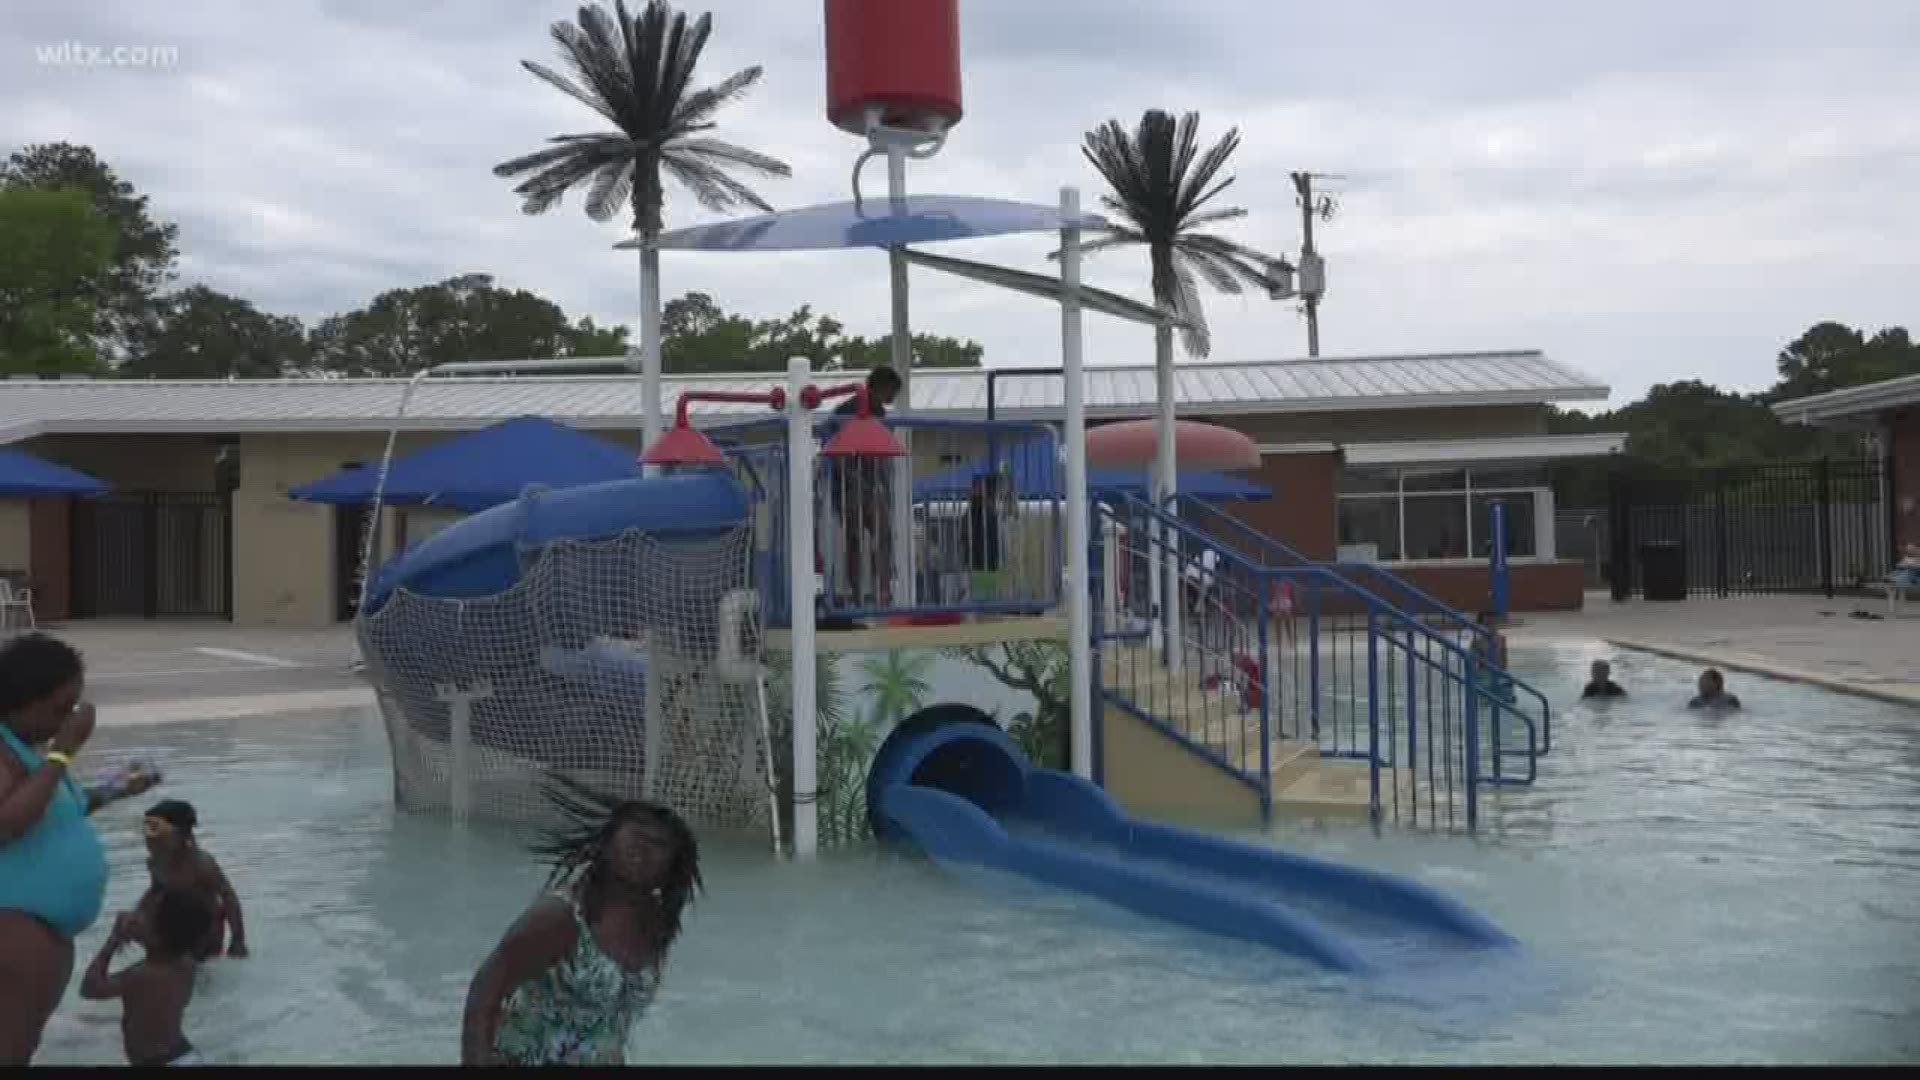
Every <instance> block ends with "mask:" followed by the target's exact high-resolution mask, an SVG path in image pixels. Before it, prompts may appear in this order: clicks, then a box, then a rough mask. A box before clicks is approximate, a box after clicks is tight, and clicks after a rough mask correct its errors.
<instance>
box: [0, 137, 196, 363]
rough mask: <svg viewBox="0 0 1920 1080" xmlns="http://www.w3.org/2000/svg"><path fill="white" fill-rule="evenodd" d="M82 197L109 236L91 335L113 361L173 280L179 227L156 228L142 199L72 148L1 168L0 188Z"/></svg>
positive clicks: (33, 151)
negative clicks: (97, 214)
mask: <svg viewBox="0 0 1920 1080" xmlns="http://www.w3.org/2000/svg"><path fill="white" fill-rule="evenodd" d="M9 184H24V185H27V186H29V187H36V188H42V189H54V188H73V189H77V190H79V191H82V192H84V193H85V194H86V195H87V197H88V198H89V199H91V200H92V203H93V206H94V208H95V209H96V210H97V211H99V212H100V214H101V215H102V216H103V217H104V218H105V219H106V221H107V222H108V224H109V226H110V227H111V230H112V236H113V241H112V247H111V249H110V256H109V266H108V268H107V270H106V272H105V273H104V274H103V275H101V276H100V279H99V280H98V281H96V282H95V284H94V288H95V290H96V291H95V295H94V302H95V313H94V320H95V327H94V331H93V333H94V335H95V337H96V338H97V339H99V341H100V342H101V343H102V344H104V345H106V346H107V351H108V352H110V353H111V354H113V355H115V356H124V355H126V351H127V348H128V345H129V343H130V340H131V338H132V336H133V333H134V330H135V328H136V327H138V326H139V325H140V324H141V323H142V322H144V321H145V320H146V319H147V318H149V317H150V316H151V315H152V314H153V301H154V296H155V293H156V292H157V291H158V290H159V289H160V288H161V287H163V286H164V285H165V284H166V283H167V281H168V280H169V279H171V277H172V276H173V266H174V262H175V260H176V259H178V257H179V252H178V251H177V250H176V249H175V247H174V240H175V238H176V237H177V236H178V234H179V231H180V230H179V226H177V225H174V224H172V223H165V224H161V223H156V222H155V221H154V220H153V219H152V218H151V217H149V216H148V214H147V197H146V196H145V195H140V194H136V193H135V191H134V187H133V185H132V184H129V183H127V182H126V181H124V180H121V179H120V178H119V177H118V176H116V175H115V174H114V171H113V170H112V169H111V168H109V167H108V166H107V165H106V163H104V162H102V161H100V160H99V159H98V158H97V157H95V156H94V153H93V151H92V150H90V149H88V148H87V147H84V146H75V145H72V144H71V143H64V142H57V143H41V144H36V145H32V146H28V147H26V148H25V149H23V150H19V151H17V152H15V153H14V154H13V155H12V156H11V157H10V158H8V159H7V161H6V162H5V163H0V186H4V185H9Z"/></svg>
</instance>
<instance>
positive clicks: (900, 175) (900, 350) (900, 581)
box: [887, 141, 914, 607]
mask: <svg viewBox="0 0 1920 1080" xmlns="http://www.w3.org/2000/svg"><path fill="white" fill-rule="evenodd" d="M887 199H888V201H889V202H890V203H891V205H892V208H893V212H894V213H896V214H904V213H906V206H907V151H906V147H905V146H904V145H902V144H901V143H899V142H898V141H894V142H890V143H888V144H887ZM887 278H888V281H889V282H890V284H891V291H892V298H893V340H892V346H893V347H892V351H891V356H892V362H893V370H894V372H895V373H896V374H898V375H899V376H900V396H899V398H898V399H897V400H896V402H895V406H896V407H897V408H899V409H900V410H901V411H903V412H905V411H910V410H911V409H912V408H913V326H912V321H911V319H910V318H909V315H908V304H907V251H906V249H905V248H904V247H901V246H899V245H895V246H893V247H890V248H888V249H887ZM894 436H895V437H896V438H898V439H899V440H900V445H901V446H902V447H904V448H905V449H906V451H907V452H906V453H905V454H903V455H901V456H900V457H899V458H896V459H895V460H894V462H893V508H892V511H893V568H892V569H893V589H892V591H891V596H892V598H893V603H894V604H895V605H896V606H902V607H911V606H912V605H913V597H914V580H913V433H912V432H911V431H909V430H907V429H905V428H898V429H895V431H894Z"/></svg>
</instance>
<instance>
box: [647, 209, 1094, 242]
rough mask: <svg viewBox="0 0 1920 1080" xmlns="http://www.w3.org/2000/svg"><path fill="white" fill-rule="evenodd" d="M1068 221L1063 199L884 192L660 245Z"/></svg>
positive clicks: (924, 234) (930, 232)
mask: <svg viewBox="0 0 1920 1080" xmlns="http://www.w3.org/2000/svg"><path fill="white" fill-rule="evenodd" d="M1064 223H1065V219H1063V218H1062V217H1061V216H1060V209H1059V207H1056V206H1042V205H1038V204H1035V203H1020V202H1009V201H1007V200H1005V199H982V198H977V197H975V196H971V195H910V196H908V197H907V198H906V199H904V200H902V201H901V202H900V203H899V204H895V203H894V202H893V200H891V199H889V198H887V197H886V196H884V195H882V196H879V197H878V198H872V199H865V200H862V201H861V202H858V203H853V202H837V203H823V204H821V205H819V206H803V207H800V208H799V209H797V210H782V211H780V212H779V213H774V214H761V215H759V216H757V217H749V218H740V219H739V220H737V221H719V222H715V223H713V224H711V225H695V226H693V227H691V228H687V229H676V230H674V231H673V232H670V233H665V234H663V235H662V236H661V237H660V240H659V245H660V247H661V249H662V250H682V251H830V250H835V249H839V248H857V247H889V246H892V245H895V244H925V243H932V242H934V241H939V240H968V239H973V238H976V237H982V236H1005V235H1007V234H1009V233H1036V232H1058V231H1059V230H1060V228H1061V226H1062V225H1063V224H1064ZM1078 224H1079V226H1080V227H1081V228H1083V229H1096V228H1101V227H1103V226H1104V225H1106V219H1105V218H1103V217H1101V216H1100V215H1098V214H1081V215H1080V219H1079V221H1078ZM638 245H639V241H637V240H624V241H621V242H620V243H619V244H616V245H614V246H615V247H621V248H631V247H637V246H638Z"/></svg>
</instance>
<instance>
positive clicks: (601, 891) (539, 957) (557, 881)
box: [460, 784, 700, 1065]
mask: <svg viewBox="0 0 1920 1080" xmlns="http://www.w3.org/2000/svg"><path fill="white" fill-rule="evenodd" d="M552 797H553V799H554V801H555V802H556V804H558V805H559V807H560V809H561V810H562V811H563V813H565V814H566V816H567V817H569V818H570V819H571V820H572V823H573V824H572V828H571V829H570V830H568V831H565V832H563V833H560V834H557V835H555V836H553V837H552V838H550V839H549V840H548V841H547V842H546V843H545V844H543V845H541V847H540V848H539V851H540V852H541V854H543V855H546V856H547V857H549V858H550V859H551V860H552V861H553V864H554V869H553V875H552V876H551V877H550V878H549V879H548V881H547V889H546V895H544V896H542V897H541V898H540V899H539V900H537V901H535V902H534V904H533V906H532V907H530V908H528V909H527V911H526V914H524V915H522V916H521V917H520V921H519V922H517V923H515V924H514V925H513V927H512V928H511V929H509V930H508V931H507V934H506V936H505V937H503V938H501V939H500V944H499V945H497V946H495V947H494V950H493V954H492V955H490V956H488V957H487V959H486V961H485V962H484V963H483V964H481V965H480V970H479V971H478V972H477V973H475V975H474V977H473V983H472V985H471V986H470V987H469V988H468V990H467V1007H466V1016H465V1019H464V1021H463V1022H462V1024H461V1032H460V1060H461V1063H462V1064H465V1065H484V1064H501V1065H620V1064H624V1063H625V1061H626V1042H627V1034H628V1032H629V1031H630V1030H631V1029H632V1027H633V1025H634V1024H635V1023H636V1022H638V1021H639V1019H640V1017H641V1016H642V1015H643V1014H644V1013H645V1012H646V1010H647V1007H648V1006H649V1005H651V1004H652V1003H653V996H654V993H655V991H656V990H658V989H659V986H660V970H661V967H662V965H663V964H664V963H665V962H666V958H667V950H668V949H670V948H671V947H672V945H673V941H674V938H675V937H677V936H678V935H679V933H680V913H681V911H682V910H684V909H685V908H686V905H687V902H688V901H689V900H691V899H692V897H693V894H694V893H695V892H696V891H698V890H699V888H700V850H699V846H698V845H697V844H696V843H695V841H694V837H693V831H692V830H691V829H689V828H688V827H687V824H686V822H684V821H682V820H681V819H680V817H679V816H678V815H677V814H675V813H674V812H673V811H671V810H668V809H667V808H665V807H662V806H655V805H653V804H651V803H645V802H638V801H632V802H618V803H616V802H614V801H613V800H610V799H606V798H604V797H601V796H599V795H596V794H595V793H593V792H590V791H587V790H585V789H583V788H579V787H576V786H573V785H571V784H566V785H564V786H562V787H560V788H558V789H557V790H555V791H554V792H553V793H552Z"/></svg>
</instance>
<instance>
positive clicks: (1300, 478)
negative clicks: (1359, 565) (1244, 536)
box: [1224, 453, 1340, 559]
mask: <svg viewBox="0 0 1920 1080" xmlns="http://www.w3.org/2000/svg"><path fill="white" fill-rule="evenodd" d="M1241 475H1243V476H1245V477H1246V478H1247V479H1249V480H1252V481H1254V482H1255V483H1257V484H1264V485H1266V486H1267V487H1269V488H1272V489H1273V498H1271V499H1267V500H1265V501H1264V502H1247V503H1228V504H1226V506H1225V507H1224V509H1225V510H1226V511H1227V513H1229V514H1232V515H1233V516H1234V517H1237V518H1239V519H1240V520H1241V521H1244V522H1246V523H1247V524H1248V525H1250V526H1252V527H1253V528H1256V529H1258V530H1260V531H1261V532H1263V533H1266V534H1267V535H1268V536H1271V537H1273V538H1274V539H1275V540H1278V541H1280V542H1281V543H1283V544H1286V545H1287V546H1289V547H1291V548H1293V549H1294V550H1296V551H1298V552H1300V553H1301V554H1303V555H1306V556H1307V557H1308V558H1310V559H1331V558H1333V556H1334V549H1335V547H1336V546H1337V545H1336V543H1335V532H1334V526H1335V521H1334V518H1335V514H1334V494H1335V492H1336V491H1338V490H1339V483H1340V455H1338V454H1334V453H1312V454H1268V455H1266V456H1265V457H1263V458H1261V459H1260V468H1259V469H1257V470H1255V471H1252V472H1247V473H1243V474H1241Z"/></svg>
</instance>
